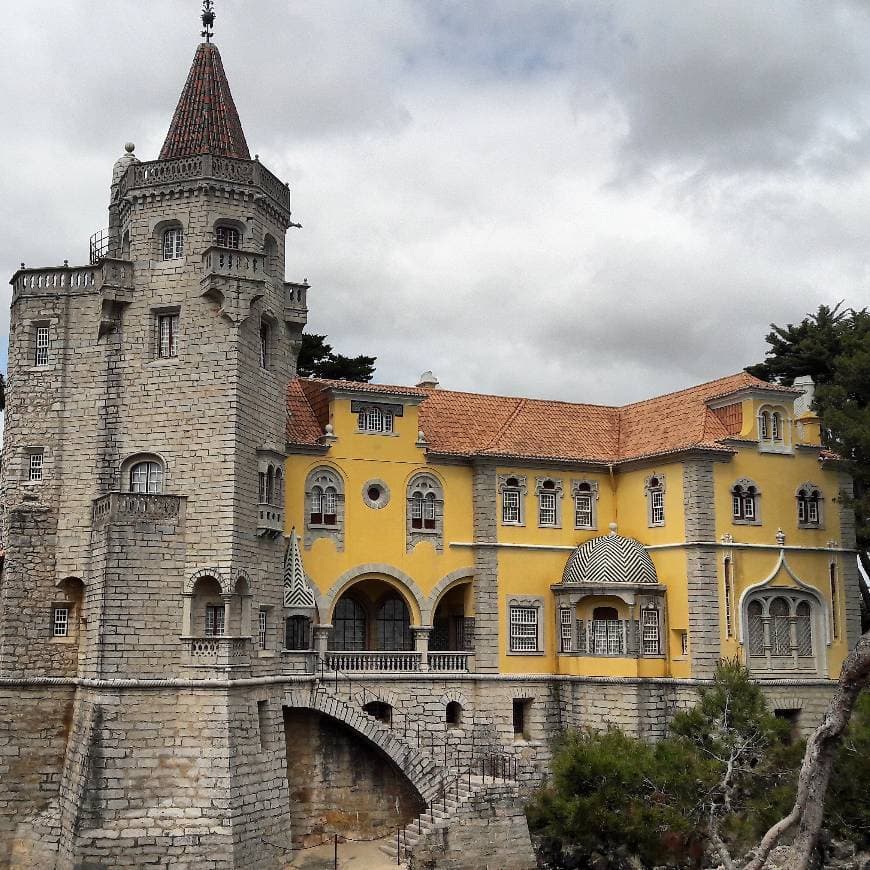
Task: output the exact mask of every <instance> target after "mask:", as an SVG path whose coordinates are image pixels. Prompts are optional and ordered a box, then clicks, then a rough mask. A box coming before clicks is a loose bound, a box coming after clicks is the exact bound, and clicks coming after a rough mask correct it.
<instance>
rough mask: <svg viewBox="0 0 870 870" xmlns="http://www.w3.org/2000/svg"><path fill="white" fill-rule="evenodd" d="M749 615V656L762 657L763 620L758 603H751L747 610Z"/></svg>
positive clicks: (759, 603)
mask: <svg viewBox="0 0 870 870" xmlns="http://www.w3.org/2000/svg"><path fill="white" fill-rule="evenodd" d="M747 612H748V614H749V655H751V656H763V655H764V620H763V618H762V615H761V614H762V608H761V602H760V601H752V602H750V604H749V608H748V611H747Z"/></svg>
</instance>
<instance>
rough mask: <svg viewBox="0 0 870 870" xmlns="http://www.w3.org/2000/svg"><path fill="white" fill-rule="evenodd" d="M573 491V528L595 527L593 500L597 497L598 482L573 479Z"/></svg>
mask: <svg viewBox="0 0 870 870" xmlns="http://www.w3.org/2000/svg"><path fill="white" fill-rule="evenodd" d="M573 492H574V528H575V529H594V528H596V526H597V522H596V516H595V501H596V499H597V498H598V483H597V482H595V481H592V480H578V481H575V482H574V486H573Z"/></svg>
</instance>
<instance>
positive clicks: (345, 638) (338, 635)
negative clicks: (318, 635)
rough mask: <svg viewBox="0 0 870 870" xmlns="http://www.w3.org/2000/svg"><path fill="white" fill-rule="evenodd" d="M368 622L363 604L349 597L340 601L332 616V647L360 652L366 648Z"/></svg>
mask: <svg viewBox="0 0 870 870" xmlns="http://www.w3.org/2000/svg"><path fill="white" fill-rule="evenodd" d="M367 631H368V621H367V619H366V612H365V609H364V608H363V606H362V604H360V603H359V602H358V601H357V600H356V599H355V598H352V597H351V596H349V595H345V596H343V597H342V598H341V599H339V602H338V604H336V605H335V611H334V612H333V615H332V637H331V638H330V646H331V648H332V649H335V650H350V651H354V652H358V651H360V650H364V649H365V648H366V637H367Z"/></svg>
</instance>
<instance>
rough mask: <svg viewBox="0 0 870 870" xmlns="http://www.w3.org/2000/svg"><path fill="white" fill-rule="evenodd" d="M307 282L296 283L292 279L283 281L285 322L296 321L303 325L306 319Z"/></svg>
mask: <svg viewBox="0 0 870 870" xmlns="http://www.w3.org/2000/svg"><path fill="white" fill-rule="evenodd" d="M309 286H310V285H309V284H307V283H304V282H303V283H302V284H298V283H296V282H294V281H285V282H284V320H285V322H287V323H298V324H299V325H300V326H305V324H306V322H307V321H308V287H309Z"/></svg>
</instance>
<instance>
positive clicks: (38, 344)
mask: <svg viewBox="0 0 870 870" xmlns="http://www.w3.org/2000/svg"><path fill="white" fill-rule="evenodd" d="M34 346H35V347H34V354H33V364H34V365H37V366H47V365H48V348H49V331H48V325H47V324H39V325H38V326H37V327H36V329H35V330H34Z"/></svg>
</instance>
